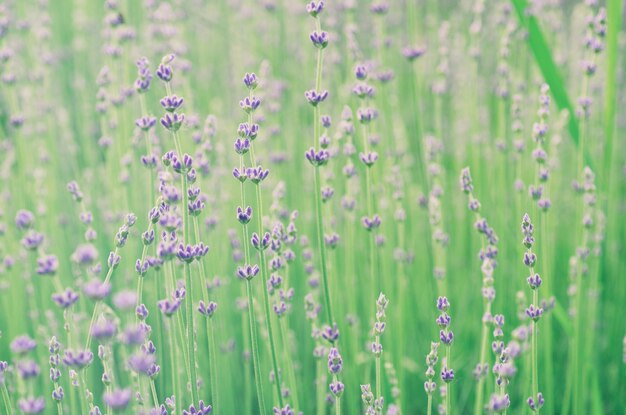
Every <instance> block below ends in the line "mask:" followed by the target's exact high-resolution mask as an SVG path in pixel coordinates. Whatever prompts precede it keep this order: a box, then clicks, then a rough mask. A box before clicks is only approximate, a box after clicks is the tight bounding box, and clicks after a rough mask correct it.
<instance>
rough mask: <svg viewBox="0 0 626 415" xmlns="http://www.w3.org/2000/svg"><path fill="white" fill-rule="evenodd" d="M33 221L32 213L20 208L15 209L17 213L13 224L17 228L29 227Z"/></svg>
mask: <svg viewBox="0 0 626 415" xmlns="http://www.w3.org/2000/svg"><path fill="white" fill-rule="evenodd" d="M34 222H35V215H33V214H32V213H31V212H29V211H28V210H23V209H21V210H18V211H17V214H16V215H15V226H17V228H18V229H21V230H24V229H29V228H30V227H31V226H33V223H34Z"/></svg>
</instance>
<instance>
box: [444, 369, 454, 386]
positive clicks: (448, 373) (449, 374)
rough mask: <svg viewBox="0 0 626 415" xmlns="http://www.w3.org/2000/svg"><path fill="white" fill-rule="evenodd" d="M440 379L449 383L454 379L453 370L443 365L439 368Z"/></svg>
mask: <svg viewBox="0 0 626 415" xmlns="http://www.w3.org/2000/svg"><path fill="white" fill-rule="evenodd" d="M441 380H442V381H444V382H445V383H450V382H452V381H453V380H454V370H452V369H448V368H447V367H445V366H444V367H443V368H442V369H441Z"/></svg>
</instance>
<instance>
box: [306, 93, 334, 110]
mask: <svg viewBox="0 0 626 415" xmlns="http://www.w3.org/2000/svg"><path fill="white" fill-rule="evenodd" d="M304 97H305V98H306V100H307V101H308V102H309V104H311V105H312V106H314V107H317V105H318V104H319V103H320V102H324V101H325V100H326V98H328V91H316V90H314V89H310V90H308V91H305V92H304Z"/></svg>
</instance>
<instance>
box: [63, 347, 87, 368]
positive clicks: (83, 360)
mask: <svg viewBox="0 0 626 415" xmlns="http://www.w3.org/2000/svg"><path fill="white" fill-rule="evenodd" d="M92 361H93V353H92V352H91V351H89V350H81V351H78V352H75V351H72V350H66V351H65V355H64V356H63V363H64V364H65V365H66V366H68V367H71V368H74V369H77V370H78V369H82V368H85V367H87V366H89V365H90V364H91V362H92Z"/></svg>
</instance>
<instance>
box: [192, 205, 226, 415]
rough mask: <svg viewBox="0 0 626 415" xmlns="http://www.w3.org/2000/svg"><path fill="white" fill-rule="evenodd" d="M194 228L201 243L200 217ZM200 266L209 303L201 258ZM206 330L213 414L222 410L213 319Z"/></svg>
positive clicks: (204, 290)
mask: <svg viewBox="0 0 626 415" xmlns="http://www.w3.org/2000/svg"><path fill="white" fill-rule="evenodd" d="M193 228H194V234H195V241H196V243H199V242H200V225H199V224H198V217H197V216H194V217H193ZM198 264H199V266H200V281H201V283H202V284H201V287H202V291H203V296H204V298H205V301H207V304H208V301H209V291H208V288H207V285H206V273H205V269H204V261H203V259H202V258H201V259H200V261H198ZM206 329H207V348H208V355H209V362H210V363H209V379H210V380H211V400H212V406H213V412H214V413H217V411H218V410H219V409H220V408H219V405H218V400H219V398H218V392H217V373H216V369H215V365H216V362H215V355H216V353H217V349H216V348H215V333H214V328H213V320H212V317H208V318H207V322H206Z"/></svg>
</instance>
